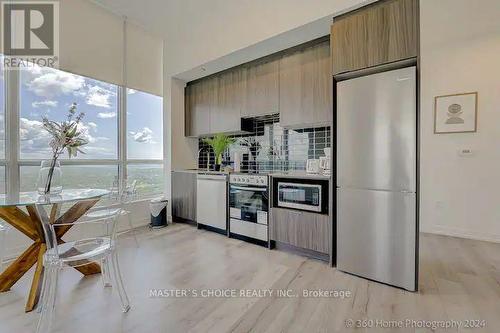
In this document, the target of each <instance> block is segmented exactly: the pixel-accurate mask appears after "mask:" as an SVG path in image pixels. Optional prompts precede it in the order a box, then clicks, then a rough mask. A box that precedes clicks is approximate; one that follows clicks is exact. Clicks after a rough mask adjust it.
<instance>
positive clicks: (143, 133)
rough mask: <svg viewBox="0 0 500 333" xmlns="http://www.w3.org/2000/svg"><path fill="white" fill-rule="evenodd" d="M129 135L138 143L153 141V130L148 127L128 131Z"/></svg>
mask: <svg viewBox="0 0 500 333" xmlns="http://www.w3.org/2000/svg"><path fill="white" fill-rule="evenodd" d="M129 136H130V137H131V138H132V139H133V140H134V141H135V142H139V143H154V140H153V131H152V130H151V129H150V128H148V127H144V128H143V129H142V130H140V131H138V132H132V131H130V132H129Z"/></svg>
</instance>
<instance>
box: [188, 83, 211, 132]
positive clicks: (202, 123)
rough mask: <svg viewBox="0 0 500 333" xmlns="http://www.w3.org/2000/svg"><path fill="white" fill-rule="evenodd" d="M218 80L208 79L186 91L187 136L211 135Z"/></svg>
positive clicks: (189, 86)
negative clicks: (211, 116)
mask: <svg viewBox="0 0 500 333" xmlns="http://www.w3.org/2000/svg"><path fill="white" fill-rule="evenodd" d="M217 89H218V82H217V78H208V79H206V80H200V81H197V82H194V83H192V84H190V85H188V86H187V87H186V89H185V108H186V109H185V110H186V119H185V121H186V136H194V137H197V136H200V135H208V134H210V111H211V109H213V108H214V107H215V106H216V103H217Z"/></svg>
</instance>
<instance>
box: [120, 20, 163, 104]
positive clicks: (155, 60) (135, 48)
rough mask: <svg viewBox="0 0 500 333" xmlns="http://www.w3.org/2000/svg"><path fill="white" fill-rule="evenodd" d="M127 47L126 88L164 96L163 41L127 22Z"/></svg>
mask: <svg viewBox="0 0 500 333" xmlns="http://www.w3.org/2000/svg"><path fill="white" fill-rule="evenodd" d="M125 45H126V47H125V50H126V53H125V59H126V60H125V62H126V68H125V84H126V86H127V87H130V88H133V89H137V90H141V91H145V92H148V93H151V94H154V95H158V96H163V40H161V39H159V38H155V37H153V36H152V35H150V34H148V33H147V32H146V31H144V30H143V29H142V28H140V27H138V26H136V25H134V24H132V23H130V22H127V23H126V27H125Z"/></svg>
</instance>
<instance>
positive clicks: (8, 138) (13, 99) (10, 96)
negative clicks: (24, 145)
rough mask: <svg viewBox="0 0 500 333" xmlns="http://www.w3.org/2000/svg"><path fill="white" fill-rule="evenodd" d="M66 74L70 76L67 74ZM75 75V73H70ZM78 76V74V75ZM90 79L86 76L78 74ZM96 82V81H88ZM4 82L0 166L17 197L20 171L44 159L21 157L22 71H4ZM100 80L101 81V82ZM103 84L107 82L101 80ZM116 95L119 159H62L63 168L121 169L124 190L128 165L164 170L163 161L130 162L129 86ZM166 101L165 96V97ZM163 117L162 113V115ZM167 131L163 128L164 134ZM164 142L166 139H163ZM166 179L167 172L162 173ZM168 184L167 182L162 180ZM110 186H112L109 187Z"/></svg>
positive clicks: (146, 196)
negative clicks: (3, 131)
mask: <svg viewBox="0 0 500 333" xmlns="http://www.w3.org/2000/svg"><path fill="white" fill-rule="evenodd" d="M59 70H60V69H59ZM65 72H67V73H71V72H68V71H65ZM71 74H74V73H71ZM75 75H79V74H75ZM79 76H82V77H85V78H87V77H86V76H83V75H79ZM89 79H93V80H97V79H94V78H89ZM4 80H5V84H4V86H5V118H4V119H5V121H4V123H5V159H4V160H2V159H0V166H5V182H6V184H5V188H6V193H7V194H10V195H14V194H15V193H17V192H18V191H19V189H20V169H21V167H23V166H39V165H40V163H41V161H42V159H21V158H20V143H21V142H20V137H19V130H20V128H19V126H20V120H19V119H20V106H21V103H20V96H21V81H20V71H19V70H15V71H14V70H6V71H4ZM98 81H100V80H98ZM101 82H104V81H101ZM116 86H117V87H118V95H117V129H118V130H117V136H118V137H117V145H118V147H117V159H61V160H60V163H61V166H64V165H115V166H117V167H118V179H119V185H120V188H122V187H123V185H125V184H124V180H125V179H126V178H127V166H128V165H129V164H151V165H162V166H163V168H164V169H165V163H164V159H163V158H162V159H127V95H126V94H127V89H128V87H125V86H122V85H116ZM162 98H163V97H162ZM162 114H163V112H162ZM164 132H165V129H164V128H163V133H164ZM162 139H163V138H162ZM162 148H163V149H162V150H163V151H162V156H165V147H162ZM162 177H163V178H165V172H163V173H162ZM163 181H165V179H163ZM110 185H111V184H110ZM159 195H164V191H162V192H158V193H151V194H148V195H144V196H141V197H139V198H137V199H136V200H135V201H146V200H149V199H151V198H152V197H158V196H159Z"/></svg>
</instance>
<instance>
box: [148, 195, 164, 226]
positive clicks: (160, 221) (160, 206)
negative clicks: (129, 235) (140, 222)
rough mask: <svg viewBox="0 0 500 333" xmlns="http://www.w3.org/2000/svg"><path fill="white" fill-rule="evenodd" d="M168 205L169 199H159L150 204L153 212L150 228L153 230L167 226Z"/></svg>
mask: <svg viewBox="0 0 500 333" xmlns="http://www.w3.org/2000/svg"><path fill="white" fill-rule="evenodd" d="M167 205H168V199H165V198H158V199H153V200H151V201H150V202H149V209H150V211H151V223H150V224H149V226H150V227H151V228H153V229H159V228H164V227H166V226H167Z"/></svg>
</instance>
